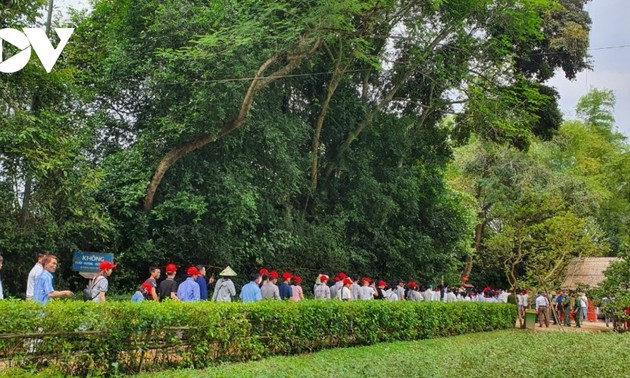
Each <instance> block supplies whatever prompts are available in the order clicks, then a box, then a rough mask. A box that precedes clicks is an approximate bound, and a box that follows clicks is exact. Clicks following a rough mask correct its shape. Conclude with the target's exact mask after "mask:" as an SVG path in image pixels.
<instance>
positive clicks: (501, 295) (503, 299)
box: [497, 289, 510, 303]
mask: <svg viewBox="0 0 630 378" xmlns="http://www.w3.org/2000/svg"><path fill="white" fill-rule="evenodd" d="M509 296H510V293H508V292H507V291H504V290H503V289H499V295H498V296H497V301H498V302H502V303H507V301H508V297H509Z"/></svg>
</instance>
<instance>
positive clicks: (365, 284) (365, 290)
mask: <svg viewBox="0 0 630 378" xmlns="http://www.w3.org/2000/svg"><path fill="white" fill-rule="evenodd" d="M371 281H372V280H370V278H369V277H363V278H361V287H360V288H359V295H358V296H357V299H360V300H362V301H371V300H373V299H374V295H375V292H374V289H373V288H372V286H370V283H371Z"/></svg>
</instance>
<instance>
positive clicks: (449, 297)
mask: <svg viewBox="0 0 630 378" xmlns="http://www.w3.org/2000/svg"><path fill="white" fill-rule="evenodd" d="M456 301H457V296H456V295H455V293H453V290H451V288H450V287H449V288H447V289H446V295H444V302H456Z"/></svg>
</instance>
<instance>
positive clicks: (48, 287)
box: [33, 255, 74, 304]
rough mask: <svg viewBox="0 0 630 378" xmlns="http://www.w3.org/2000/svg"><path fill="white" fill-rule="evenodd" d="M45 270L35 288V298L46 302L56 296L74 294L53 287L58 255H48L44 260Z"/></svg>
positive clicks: (42, 302) (38, 278)
mask: <svg viewBox="0 0 630 378" xmlns="http://www.w3.org/2000/svg"><path fill="white" fill-rule="evenodd" d="M42 263H43V265H44V271H43V272H42V274H40V275H39V277H37V280H36V281H35V288H34V289H33V300H34V301H36V302H39V303H41V304H46V303H48V302H50V300H51V299H54V298H63V297H66V298H69V297H71V296H73V295H74V293H73V292H71V291H70V290H59V291H58V290H55V289H54V288H53V273H55V272H56V271H57V256H55V255H46V257H44V259H43V260H42Z"/></svg>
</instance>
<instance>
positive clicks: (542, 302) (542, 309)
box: [536, 292, 549, 328]
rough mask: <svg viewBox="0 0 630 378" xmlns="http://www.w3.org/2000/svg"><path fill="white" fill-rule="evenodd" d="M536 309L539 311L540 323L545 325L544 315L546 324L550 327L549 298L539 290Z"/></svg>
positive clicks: (540, 325)
mask: <svg viewBox="0 0 630 378" xmlns="http://www.w3.org/2000/svg"><path fill="white" fill-rule="evenodd" d="M536 311H537V312H538V325H539V327H542V326H543V321H542V319H543V317H544V318H545V326H546V327H547V328H549V312H548V311H549V299H547V297H545V296H544V295H543V293H542V292H538V297H536Z"/></svg>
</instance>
